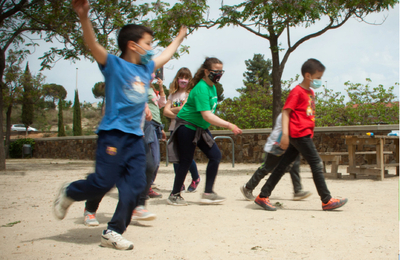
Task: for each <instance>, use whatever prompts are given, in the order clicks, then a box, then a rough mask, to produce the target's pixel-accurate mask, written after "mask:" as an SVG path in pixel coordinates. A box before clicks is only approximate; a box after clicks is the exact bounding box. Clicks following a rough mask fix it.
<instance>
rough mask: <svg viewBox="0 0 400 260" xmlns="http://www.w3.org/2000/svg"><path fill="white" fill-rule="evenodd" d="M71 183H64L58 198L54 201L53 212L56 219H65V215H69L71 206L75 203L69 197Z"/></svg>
mask: <svg viewBox="0 0 400 260" xmlns="http://www.w3.org/2000/svg"><path fill="white" fill-rule="evenodd" d="M68 185H69V183H63V184H62V185H61V188H60V190H59V191H58V195H57V198H56V199H55V200H54V203H53V212H54V215H55V216H56V218H58V219H60V220H61V219H64V218H65V215H66V214H67V211H68V208H69V206H71V204H72V203H74V200H73V199H71V198H69V197H67V193H66V191H67V187H68Z"/></svg>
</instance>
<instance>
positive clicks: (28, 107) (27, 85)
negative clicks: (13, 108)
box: [21, 63, 33, 128]
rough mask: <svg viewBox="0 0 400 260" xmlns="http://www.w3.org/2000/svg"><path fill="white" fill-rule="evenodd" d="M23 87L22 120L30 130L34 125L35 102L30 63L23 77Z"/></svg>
mask: <svg viewBox="0 0 400 260" xmlns="http://www.w3.org/2000/svg"><path fill="white" fill-rule="evenodd" d="M23 87H24V91H23V93H22V113H21V120H22V123H23V124H24V125H25V127H26V128H28V127H29V126H30V125H31V124H32V123H33V100H32V91H33V86H32V75H31V72H30V70H29V65H28V63H27V64H26V67H25V73H24V76H23Z"/></svg>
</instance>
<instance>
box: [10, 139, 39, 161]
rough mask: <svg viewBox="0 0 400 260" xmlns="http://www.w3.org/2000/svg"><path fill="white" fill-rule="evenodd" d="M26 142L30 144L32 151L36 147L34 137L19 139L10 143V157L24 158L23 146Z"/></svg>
mask: <svg viewBox="0 0 400 260" xmlns="http://www.w3.org/2000/svg"><path fill="white" fill-rule="evenodd" d="M24 144H30V145H31V147H32V152H33V150H34V149H35V140H34V139H32V138H23V139H17V140H15V141H13V142H11V144H10V148H9V152H10V158H22V146H23V145H24Z"/></svg>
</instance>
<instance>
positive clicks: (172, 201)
mask: <svg viewBox="0 0 400 260" xmlns="http://www.w3.org/2000/svg"><path fill="white" fill-rule="evenodd" d="M167 203H168V204H169V205H174V206H187V205H188V204H187V203H186V201H185V199H184V198H182V197H181V194H180V193H177V194H171V195H169V197H168V199H167Z"/></svg>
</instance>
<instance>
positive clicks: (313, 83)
mask: <svg viewBox="0 0 400 260" xmlns="http://www.w3.org/2000/svg"><path fill="white" fill-rule="evenodd" d="M321 86H322V80H320V79H313V81H311V86H310V87H312V88H313V89H317V88H320V87H321Z"/></svg>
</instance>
